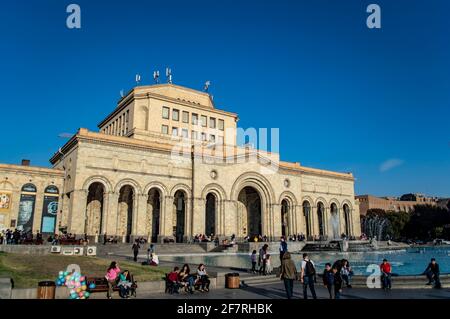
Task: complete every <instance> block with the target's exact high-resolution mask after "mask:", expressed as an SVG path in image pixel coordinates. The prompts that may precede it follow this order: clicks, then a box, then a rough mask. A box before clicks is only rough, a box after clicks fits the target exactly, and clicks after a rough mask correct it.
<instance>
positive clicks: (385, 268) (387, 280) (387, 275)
mask: <svg viewBox="0 0 450 319" xmlns="http://www.w3.org/2000/svg"><path fill="white" fill-rule="evenodd" d="M380 271H381V282H382V284H383V289H384V290H387V289H391V288H392V284H391V273H392V266H391V264H390V263H388V261H387V259H386V258H385V259H383V263H382V264H381V265H380Z"/></svg>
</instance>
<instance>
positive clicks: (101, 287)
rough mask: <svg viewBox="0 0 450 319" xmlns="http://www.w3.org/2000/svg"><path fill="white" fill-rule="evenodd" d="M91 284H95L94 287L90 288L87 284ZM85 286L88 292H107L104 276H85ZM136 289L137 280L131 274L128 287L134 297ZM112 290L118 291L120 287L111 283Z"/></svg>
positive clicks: (106, 282)
mask: <svg viewBox="0 0 450 319" xmlns="http://www.w3.org/2000/svg"><path fill="white" fill-rule="evenodd" d="M91 284H94V285H95V288H90V287H89V286H90V285H91ZM86 286H87V291H89V293H91V294H92V293H96V292H104V293H105V292H108V281H107V280H106V278H104V277H86ZM136 290H137V282H136V281H135V280H134V278H133V276H131V287H130V294H131V295H132V296H134V297H136ZM113 291H117V292H119V291H120V288H119V287H118V286H117V285H116V284H114V285H113Z"/></svg>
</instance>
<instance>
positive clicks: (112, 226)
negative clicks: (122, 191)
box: [102, 192, 119, 236]
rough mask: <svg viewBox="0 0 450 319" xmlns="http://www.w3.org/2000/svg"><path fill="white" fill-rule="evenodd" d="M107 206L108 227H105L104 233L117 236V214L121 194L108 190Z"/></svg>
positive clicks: (106, 218)
mask: <svg viewBox="0 0 450 319" xmlns="http://www.w3.org/2000/svg"><path fill="white" fill-rule="evenodd" d="M106 198H107V204H108V205H107V206H106V205H105V208H106V209H105V212H104V213H105V220H106V227H105V229H103V234H102V235H104V234H105V232H106V235H108V236H117V235H118V233H117V214H118V208H119V194H118V193H114V192H107V193H106Z"/></svg>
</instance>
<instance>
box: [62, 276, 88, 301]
mask: <svg viewBox="0 0 450 319" xmlns="http://www.w3.org/2000/svg"><path fill="white" fill-rule="evenodd" d="M56 285H57V286H66V287H67V288H68V289H69V292H70V295H69V298H70V299H88V298H89V296H90V293H89V291H87V288H88V286H87V283H86V276H83V275H82V274H80V273H79V272H77V271H74V272H68V271H60V272H59V276H58V278H57V279H56ZM89 288H90V289H94V288H95V284H93V283H92V284H90V285H89Z"/></svg>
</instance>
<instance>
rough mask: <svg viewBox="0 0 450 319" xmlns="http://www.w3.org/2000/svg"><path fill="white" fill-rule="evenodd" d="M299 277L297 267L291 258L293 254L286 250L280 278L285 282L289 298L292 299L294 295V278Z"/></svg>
mask: <svg viewBox="0 0 450 319" xmlns="http://www.w3.org/2000/svg"><path fill="white" fill-rule="evenodd" d="M296 278H297V268H295V263H294V261H293V260H292V259H291V254H290V253H289V252H286V253H284V254H283V261H282V262H281V269H280V279H281V280H283V282H284V288H285V289H286V296H287V299H292V296H293V295H294V280H295V279H296Z"/></svg>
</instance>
